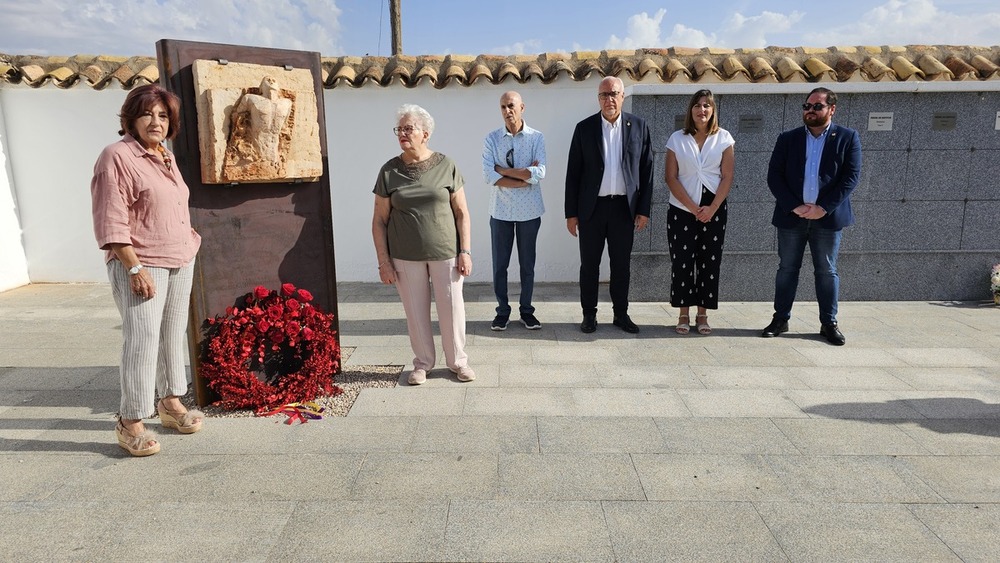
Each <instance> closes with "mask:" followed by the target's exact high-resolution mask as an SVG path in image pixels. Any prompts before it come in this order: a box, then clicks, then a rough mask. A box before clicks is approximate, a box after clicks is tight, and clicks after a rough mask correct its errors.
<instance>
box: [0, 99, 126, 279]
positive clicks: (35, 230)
mask: <svg viewBox="0 0 1000 563" xmlns="http://www.w3.org/2000/svg"><path fill="white" fill-rule="evenodd" d="M0 94H2V96H3V102H4V112H5V116H6V125H7V134H8V138H9V146H8V147H7V151H8V155H9V158H10V161H11V171H12V174H11V177H12V178H13V181H14V191H15V194H16V197H15V201H17V204H18V207H19V211H20V219H21V228H22V229H23V231H24V239H23V240H24V253H25V254H26V255H27V259H28V275H29V277H30V279H31V282H32V283H38V282H103V281H107V274H106V273H105V270H104V253H103V252H102V251H101V250H100V249H98V248H97V243H96V242H95V240H94V230H93V226H92V221H91V214H90V178H91V176H92V175H93V171H94V161H95V160H96V159H97V155H98V154H99V153H100V152H101V149H103V148H104V146H105V145H108V144H110V143H112V142H114V141H116V140H117V139H119V138H120V137H119V136H118V110H119V108H121V105H122V102H123V101H125V95H126V92H125V91H123V90H121V89H118V88H114V87H110V88H108V89H106V90H102V91H97V90H93V89H91V88H89V87H88V86H85V85H78V86H76V87H75V88H71V89H69V90H61V89H58V88H55V87H52V86H46V87H43V88H39V89H31V88H26V87H11V88H4V89H2V90H0Z"/></svg>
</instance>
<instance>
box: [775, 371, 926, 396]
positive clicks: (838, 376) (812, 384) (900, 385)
mask: <svg viewBox="0 0 1000 563" xmlns="http://www.w3.org/2000/svg"><path fill="white" fill-rule="evenodd" d="M891 369H894V368H870V367H852V368H848V369H844V367H842V366H819V367H807V368H791V369H790V371H791V372H792V373H794V374H795V377H797V378H798V379H799V380H801V381H802V382H803V383H805V384H806V385H807V386H808V388H809V389H817V390H821V389H881V390H890V389H899V390H909V389H912V387H910V386H909V385H908V384H907V383H906V382H904V381H902V380H900V379H898V378H896V377H895V376H893V375H892V374H891V373H889V370H891Z"/></svg>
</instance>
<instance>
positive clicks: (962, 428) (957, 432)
mask: <svg viewBox="0 0 1000 563" xmlns="http://www.w3.org/2000/svg"><path fill="white" fill-rule="evenodd" d="M897 426H898V427H899V428H900V429H901V430H902V431H903V432H906V433H907V434H908V435H909V436H910V437H911V438H913V439H914V440H916V441H917V442H918V443H919V444H920V445H922V446H923V447H924V448H926V449H927V450H928V451H929V452H931V453H932V454H934V455H994V456H995V455H1000V424H997V421H996V420H993V419H957V420H950V419H922V420H917V421H909V422H906V423H901V424H897Z"/></svg>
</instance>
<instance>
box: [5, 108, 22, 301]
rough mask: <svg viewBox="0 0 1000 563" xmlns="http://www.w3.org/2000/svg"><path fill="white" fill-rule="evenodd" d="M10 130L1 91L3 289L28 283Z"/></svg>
mask: <svg viewBox="0 0 1000 563" xmlns="http://www.w3.org/2000/svg"><path fill="white" fill-rule="evenodd" d="M8 144H9V143H8V139H7V129H6V126H5V120H4V104H3V91H2V90H0V291H5V290H8V289H11V288H14V287H19V286H22V285H24V284H26V283H28V281H29V278H28V261H27V259H26V258H25V256H24V246H23V244H22V242H21V221H20V219H18V216H17V201H16V200H15V197H14V182H13V179H12V177H11V166H10V160H9V159H8V158H7V148H6V147H7V145H8Z"/></svg>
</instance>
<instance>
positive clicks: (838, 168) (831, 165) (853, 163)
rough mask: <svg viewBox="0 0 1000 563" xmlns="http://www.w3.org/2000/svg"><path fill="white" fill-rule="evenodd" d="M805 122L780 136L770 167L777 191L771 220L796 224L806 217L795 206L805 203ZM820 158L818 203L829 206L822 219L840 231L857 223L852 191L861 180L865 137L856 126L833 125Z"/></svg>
mask: <svg viewBox="0 0 1000 563" xmlns="http://www.w3.org/2000/svg"><path fill="white" fill-rule="evenodd" d="M806 135H807V133H806V128H805V126H802V127H799V128H797V129H792V130H791V131H785V132H784V133H782V134H781V135H779V136H778V140H777V142H775V144H774V152H772V153H771V162H770V164H769V165H768V167H767V187H768V188H770V189H771V193H772V194H774V199H775V204H774V215H773V216H772V217H771V224H772V225H774V226H775V227H781V228H785V229H791V228H794V227H795V226H796V225H798V224H799V222H801V221H806V220H807V219H802V218H801V217H799V216H798V215H796V214H795V213H792V210H793V209H795V208H796V207H798V206H800V205H802V204H803V203H804V202H803V200H802V184H803V182H804V181H805V175H806V172H805V168H806ZM827 135H828V137H827V138H826V143H825V144H824V145H823V156H822V157H821V158H820V162H819V195H818V196H817V198H816V205H819V206H820V207H822V208H823V209H825V210H826V215H824V216H823V217H822V218H821V219H819V224H820V226H821V227H823V228H824V229H831V230H834V231H839V230H840V229H843V228H844V227H847V226H850V225H853V224H854V211H852V210H851V192H853V191H854V188H856V187H857V186H858V183H859V182H860V180H861V138H860V136H859V135H858V132H857V131H855V130H854V129H849V128H847V127H841V126H839V125H837V124H836V123H834V124H832V125H831V126H830V132H829V133H828V134H827Z"/></svg>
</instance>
